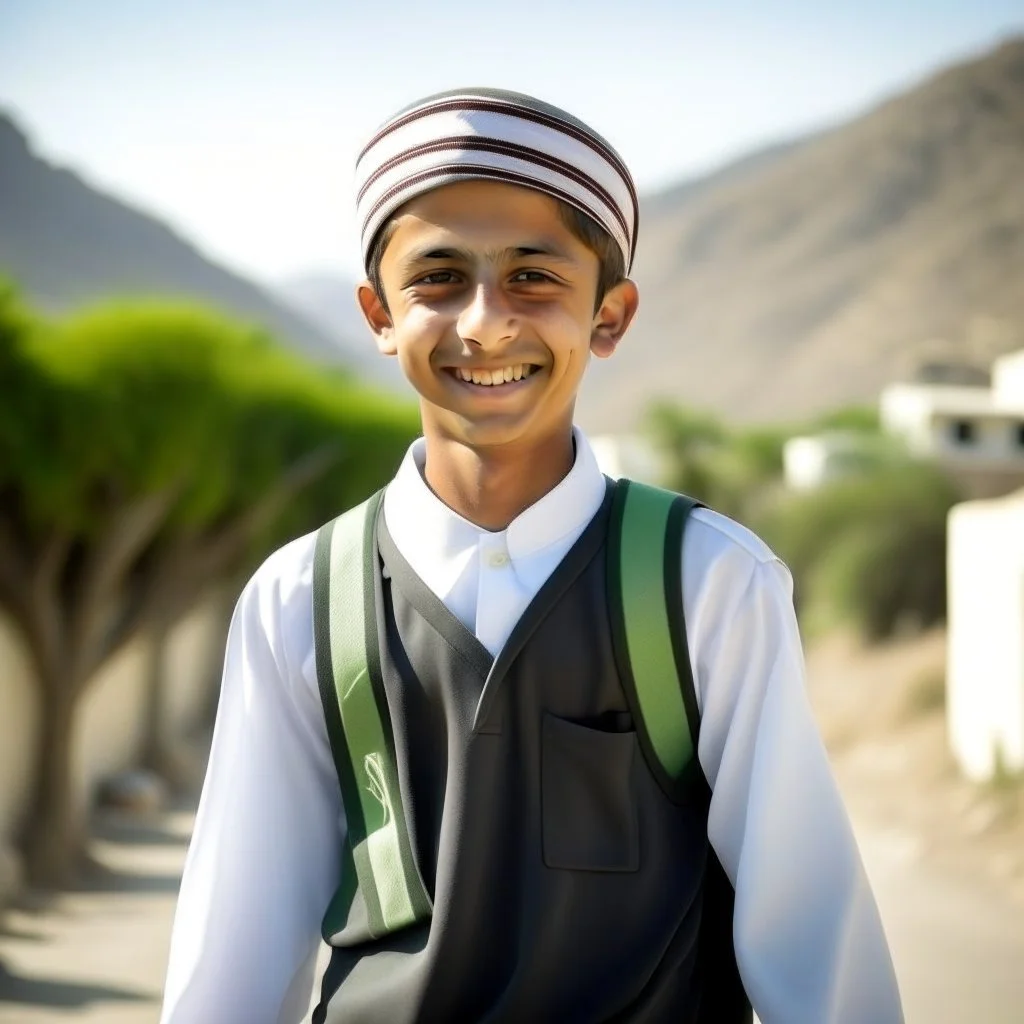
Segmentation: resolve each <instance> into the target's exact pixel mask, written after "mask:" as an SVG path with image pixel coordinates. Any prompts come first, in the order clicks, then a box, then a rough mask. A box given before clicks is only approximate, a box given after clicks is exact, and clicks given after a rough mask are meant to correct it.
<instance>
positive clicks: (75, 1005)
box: [0, 963, 154, 1009]
mask: <svg viewBox="0 0 1024 1024" xmlns="http://www.w3.org/2000/svg"><path fill="white" fill-rule="evenodd" d="M153 998H154V996H153V993H151V992H138V991H132V990H131V989H124V988H114V987H113V986H111V985H85V984H81V983H79V982H73V981H56V980H54V979H50V978H23V977H21V976H19V975H17V974H11V973H10V971H8V970H7V968H6V967H4V965H3V964H2V963H0V1006H3V1005H4V1004H9V1003H20V1004H21V1005H22V1006H50V1007H54V1008H58V1007H60V1008H65V1009H82V1008H85V1007H87V1006H91V1005H92V1004H93V1003H99V1002H107V1003H109V1002H117V1003H139V1002H149V1001H151V1000H152V999H153Z"/></svg>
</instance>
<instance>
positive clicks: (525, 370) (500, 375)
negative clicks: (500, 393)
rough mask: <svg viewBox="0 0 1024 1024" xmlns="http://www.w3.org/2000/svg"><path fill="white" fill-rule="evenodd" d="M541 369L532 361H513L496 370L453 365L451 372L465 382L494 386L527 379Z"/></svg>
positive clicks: (481, 385) (480, 385)
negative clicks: (509, 364)
mask: <svg viewBox="0 0 1024 1024" xmlns="http://www.w3.org/2000/svg"><path fill="white" fill-rule="evenodd" d="M539 369H540V367H539V366H535V365H534V364H532V363H513V364H512V365H511V366H503V367H500V368H498V369H496V370H478V369H470V368H468V367H461V366H460V367H452V368H451V369H450V370H449V372H450V373H451V374H452V376H453V377H455V379H456V380H458V381H462V382H463V383H465V384H475V385H477V386H478V387H491V388H493V387H499V386H501V385H504V384H513V383H515V382H516V381H519V380H525V379H526V378H527V377H529V376H530V375H531V374H533V373H536V371H537V370H539Z"/></svg>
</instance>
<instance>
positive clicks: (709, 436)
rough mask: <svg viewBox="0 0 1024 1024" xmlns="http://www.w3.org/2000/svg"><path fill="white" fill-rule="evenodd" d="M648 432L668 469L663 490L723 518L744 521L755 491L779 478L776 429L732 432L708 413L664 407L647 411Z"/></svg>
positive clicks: (779, 434)
mask: <svg viewBox="0 0 1024 1024" xmlns="http://www.w3.org/2000/svg"><path fill="white" fill-rule="evenodd" d="M648 430H649V432H650V433H651V435H652V436H653V438H654V442H655V444H656V445H657V447H658V448H659V449H660V450H661V452H662V453H663V454H664V455H665V456H667V460H668V462H669V464H670V466H671V467H672V468H671V471H670V476H669V478H668V479H667V480H666V481H665V482H666V484H667V486H668V487H670V488H672V489H673V490H676V491H680V492H681V493H683V494H689V495H691V496H692V497H695V498H699V499H700V500H701V501H703V502H704V503H705V504H707V505H709V506H710V507H711V508H714V509H717V510H718V511H720V512H722V513H723V514H725V515H729V516H732V517H734V518H737V519H745V518H748V517H749V514H750V513H751V512H752V508H751V506H752V504H753V502H754V499H755V498H756V497H757V496H758V493H759V491H760V490H761V489H762V488H764V487H765V486H767V485H769V484H770V483H771V482H773V481H775V480H777V479H778V478H780V477H781V475H782V446H783V444H784V443H785V439H786V434H785V433H784V432H783V431H781V430H777V429H771V428H760V429H754V430H747V431H734V430H730V429H728V428H727V427H726V426H725V425H724V424H722V423H721V422H720V421H719V420H717V419H716V418H715V417H713V416H711V415H709V414H706V413H701V412H695V411H693V410H688V409H683V408H679V407H677V406H672V405H667V404H663V405H658V406H655V407H654V408H653V409H652V410H651V414H650V417H649V419H648Z"/></svg>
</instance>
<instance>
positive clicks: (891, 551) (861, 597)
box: [762, 463, 959, 640]
mask: <svg viewBox="0 0 1024 1024" xmlns="http://www.w3.org/2000/svg"><path fill="white" fill-rule="evenodd" d="M958 499H959V495H958V494H957V492H956V489H955V488H954V487H953V485H952V484H951V483H950V482H949V480H948V479H947V478H946V477H945V476H944V475H943V474H942V473H941V472H940V471H939V470H938V469H936V468H935V467H933V466H930V465H928V464H924V463H907V464H905V465H903V466H901V467H898V468H887V469H884V470H881V471H878V472H876V473H873V474H871V475H869V476H864V477H862V478H857V479H851V480H846V481H842V482H838V483H835V484H832V485H830V486H827V487H824V488H822V489H821V490H819V491H815V492H811V493H808V494H802V495H799V496H790V497H788V498H787V499H786V500H785V501H784V502H782V503H781V504H780V505H779V506H778V507H777V508H776V510H775V514H774V515H773V516H772V517H771V518H770V519H769V520H768V521H766V522H765V524H763V526H762V532H763V533H764V535H765V539H766V540H767V541H768V543H769V544H771V545H772V546H773V547H774V548H775V550H776V551H777V552H778V554H779V555H780V557H781V558H782V559H783V560H784V561H785V562H786V563H787V564H788V565H789V567H790V570H791V571H792V573H793V577H794V583H795V587H796V591H797V596H798V600H799V602H800V605H801V608H802V609H804V610H805V611H804V614H807V611H808V610H811V609H813V612H812V614H813V615H814V616H815V617H816V618H817V619H818V620H824V621H831V620H832V619H834V618H837V617H843V618H849V619H850V620H852V621H853V622H854V623H856V625H857V626H858V627H859V628H860V630H861V631H862V633H863V634H864V636H865V637H867V638H868V639H872V640H877V639H882V638H884V637H888V636H891V635H892V634H893V633H895V632H896V631H897V630H898V629H899V628H900V627H901V626H903V625H911V626H915V627H920V628H924V627H927V626H930V625H933V624H935V623H937V622H940V621H942V619H943V618H944V617H945V611H946V518H947V515H948V512H949V509H950V508H951V506H952V505H953V504H954V503H955V502H956V501H957V500H958Z"/></svg>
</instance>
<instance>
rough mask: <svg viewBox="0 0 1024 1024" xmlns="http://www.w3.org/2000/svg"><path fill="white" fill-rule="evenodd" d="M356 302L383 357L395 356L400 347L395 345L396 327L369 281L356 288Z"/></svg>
mask: <svg viewBox="0 0 1024 1024" xmlns="http://www.w3.org/2000/svg"><path fill="white" fill-rule="evenodd" d="M356 302H358V303H359V308H360V309H361V310H362V311H363V318H364V319H365V320H366V326H367V327H369V328H370V332H371V333H372V334H373V337H374V340H375V341H376V342H377V348H378V349H380V351H381V353H382V354H383V355H386V356H393V355H395V354H396V353H397V352H398V346H397V345H396V343H395V327H394V324H393V323H392V321H391V314H390V313H389V312H388V310H387V307H386V306H385V305H384V300H383V299H382V298H381V297H380V296H379V295H378V294H377V292H376V290H375V289H374V287H373V285H372V284H370V282H369V281H362V282H360V284H359V285H358V287H357V288H356Z"/></svg>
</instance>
